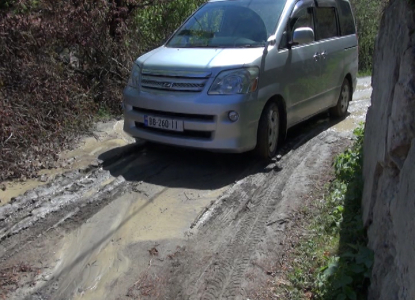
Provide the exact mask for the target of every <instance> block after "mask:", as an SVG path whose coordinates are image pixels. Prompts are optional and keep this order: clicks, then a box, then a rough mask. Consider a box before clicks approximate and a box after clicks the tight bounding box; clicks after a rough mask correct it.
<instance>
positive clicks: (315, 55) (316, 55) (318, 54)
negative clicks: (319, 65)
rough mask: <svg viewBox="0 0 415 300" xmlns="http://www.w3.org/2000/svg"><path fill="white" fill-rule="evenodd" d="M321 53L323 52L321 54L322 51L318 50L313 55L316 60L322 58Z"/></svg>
mask: <svg viewBox="0 0 415 300" xmlns="http://www.w3.org/2000/svg"><path fill="white" fill-rule="evenodd" d="M320 55H321V54H320V53H318V52H317V53H315V54H314V55H313V58H314V60H315V61H318V59H319V58H320Z"/></svg>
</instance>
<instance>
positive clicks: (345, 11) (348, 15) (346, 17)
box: [337, 1, 356, 35]
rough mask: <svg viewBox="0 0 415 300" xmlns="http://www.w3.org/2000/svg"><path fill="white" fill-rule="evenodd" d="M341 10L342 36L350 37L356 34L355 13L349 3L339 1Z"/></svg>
mask: <svg viewBox="0 0 415 300" xmlns="http://www.w3.org/2000/svg"><path fill="white" fill-rule="evenodd" d="M337 4H338V6H339V8H340V27H341V34H342V35H349V34H355V33H356V26H355V24H354V19H353V13H352V9H351V7H350V4H349V2H346V1H339V2H338V3H337Z"/></svg>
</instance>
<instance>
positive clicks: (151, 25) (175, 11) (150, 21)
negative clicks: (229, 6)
mask: <svg viewBox="0 0 415 300" xmlns="http://www.w3.org/2000/svg"><path fill="white" fill-rule="evenodd" d="M204 2H205V0H172V1H169V2H162V3H159V4H158V5H153V6H148V7H146V8H144V9H142V10H140V11H137V13H136V15H135V16H134V20H133V24H134V27H135V28H137V29H136V30H137V31H136V33H137V36H138V37H139V38H140V50H141V51H142V52H146V51H148V50H151V49H153V48H154V47H156V46H158V45H159V44H160V43H161V42H162V41H165V40H166V38H167V37H169V35H170V34H171V33H172V32H173V31H174V30H175V29H176V28H178V27H179V26H180V24H182V23H183V22H184V20H185V18H186V17H187V16H189V15H190V14H191V13H192V12H193V11H195V10H196V9H197V7H199V6H200V5H201V4H202V3H204Z"/></svg>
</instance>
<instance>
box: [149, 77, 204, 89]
mask: <svg viewBox="0 0 415 300" xmlns="http://www.w3.org/2000/svg"><path fill="white" fill-rule="evenodd" d="M207 80H208V78H207V77H206V78H200V77H177V76H165V75H153V74H143V75H142V77H141V88H143V89H153V90H163V91H176V92H201V91H202V90H203V89H204V87H205V85H206V82H207Z"/></svg>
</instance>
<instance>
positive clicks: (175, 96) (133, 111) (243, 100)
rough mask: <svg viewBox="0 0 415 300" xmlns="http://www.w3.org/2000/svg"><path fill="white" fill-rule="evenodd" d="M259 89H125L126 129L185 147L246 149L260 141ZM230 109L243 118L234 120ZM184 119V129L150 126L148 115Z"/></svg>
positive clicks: (152, 138) (149, 138) (132, 133)
mask: <svg viewBox="0 0 415 300" xmlns="http://www.w3.org/2000/svg"><path fill="white" fill-rule="evenodd" d="M256 96H257V95H256V93H253V94H247V95H207V94H206V92H200V93H177V92H174V93H172V92H170V93H169V92H164V91H157V92H156V91H151V92H145V91H140V92H139V91H138V90H137V89H135V88H132V87H129V86H128V87H127V88H125V90H124V131H125V132H127V133H128V134H130V135H131V136H133V137H136V138H140V139H144V140H148V141H152V142H157V143H163V144H169V145H176V146H183V147H191V148H199V149H206V150H211V151H219V152H245V151H249V150H252V149H253V148H255V145H256V136H257V126H258V121H259V117H260V114H261V105H260V104H259V102H258V101H257V99H256ZM229 111H236V112H238V114H239V120H238V121H236V122H231V121H230V120H229V118H228V113H229ZM145 115H151V116H157V117H165V118H170V119H176V120H182V121H183V129H184V131H183V132H174V131H168V130H160V129H153V128H149V127H146V126H145V125H144V116H145Z"/></svg>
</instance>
